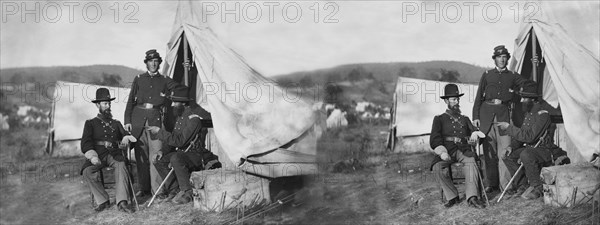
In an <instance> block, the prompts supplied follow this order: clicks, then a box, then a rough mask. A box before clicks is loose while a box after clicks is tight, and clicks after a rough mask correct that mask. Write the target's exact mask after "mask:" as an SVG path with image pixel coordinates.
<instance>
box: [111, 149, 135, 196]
mask: <svg viewBox="0 0 600 225" xmlns="http://www.w3.org/2000/svg"><path fill="white" fill-rule="evenodd" d="M106 162H107V164H108V166H110V167H112V168H114V169H115V191H116V193H115V199H116V203H119V202H121V201H127V202H129V194H130V192H129V191H130V190H129V174H128V173H127V165H125V162H121V161H117V160H114V159H113V157H112V156H111V155H108V157H107V159H106Z"/></svg>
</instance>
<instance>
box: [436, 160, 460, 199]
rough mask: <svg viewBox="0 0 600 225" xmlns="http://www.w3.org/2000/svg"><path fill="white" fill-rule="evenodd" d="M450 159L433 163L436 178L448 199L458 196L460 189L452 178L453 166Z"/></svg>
mask: <svg viewBox="0 0 600 225" xmlns="http://www.w3.org/2000/svg"><path fill="white" fill-rule="evenodd" d="M451 164H452V163H451V162H449V161H440V162H437V163H436V164H435V165H433V174H435V177H436V180H437V182H438V184H439V185H440V187H441V188H442V191H443V192H444V196H445V197H446V199H447V200H450V199H453V198H456V197H457V196H458V190H457V189H456V187H455V186H454V183H453V182H452V179H451V178H450V173H449V171H450V170H449V169H448V168H449V167H450V166H451Z"/></svg>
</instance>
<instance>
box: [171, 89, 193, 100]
mask: <svg viewBox="0 0 600 225" xmlns="http://www.w3.org/2000/svg"><path fill="white" fill-rule="evenodd" d="M167 98H168V99H170V100H171V101H174V102H189V101H191V100H192V99H190V98H189V89H188V88H187V87H180V88H176V89H174V90H173V91H171V94H170V95H168V96H167Z"/></svg>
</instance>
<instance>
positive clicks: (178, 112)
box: [173, 105, 185, 118]
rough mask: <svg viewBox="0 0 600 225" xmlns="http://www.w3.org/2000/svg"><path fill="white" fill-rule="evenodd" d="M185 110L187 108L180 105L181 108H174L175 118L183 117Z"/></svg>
mask: <svg viewBox="0 0 600 225" xmlns="http://www.w3.org/2000/svg"><path fill="white" fill-rule="evenodd" d="M183 110H185V107H184V106H182V105H180V106H173V116H175V118H177V117H180V116H182V115H183Z"/></svg>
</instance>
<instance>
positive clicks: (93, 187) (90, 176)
mask: <svg viewBox="0 0 600 225" xmlns="http://www.w3.org/2000/svg"><path fill="white" fill-rule="evenodd" d="M101 169H102V166H89V167H87V168H85V169H84V170H83V179H84V180H85V182H86V183H87V185H88V187H90V191H91V192H92V196H94V201H95V202H96V204H101V203H104V202H106V201H108V199H109V198H108V193H107V192H106V190H104V185H102V182H100V181H99V180H98V171H100V170H101Z"/></svg>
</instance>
